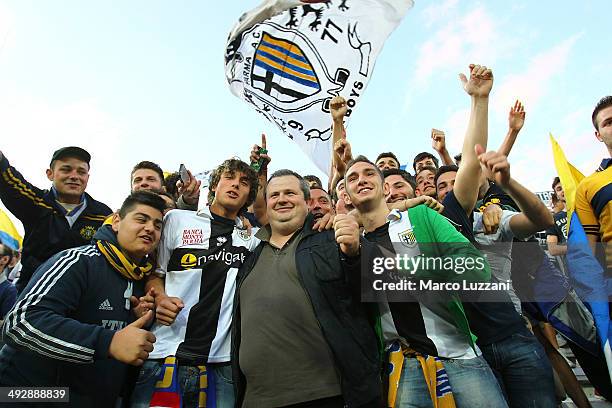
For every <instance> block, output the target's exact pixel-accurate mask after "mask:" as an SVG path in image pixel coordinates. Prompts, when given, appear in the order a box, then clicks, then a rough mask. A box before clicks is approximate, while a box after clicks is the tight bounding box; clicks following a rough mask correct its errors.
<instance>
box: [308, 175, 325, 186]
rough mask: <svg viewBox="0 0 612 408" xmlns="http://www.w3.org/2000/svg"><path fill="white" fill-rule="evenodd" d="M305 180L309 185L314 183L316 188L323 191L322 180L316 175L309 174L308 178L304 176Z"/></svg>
mask: <svg viewBox="0 0 612 408" xmlns="http://www.w3.org/2000/svg"><path fill="white" fill-rule="evenodd" d="M304 180H306V181H307V182H308V183H311V182H314V183H315V186H316V187H319V188H320V189H323V183H321V179H320V178H318V177H317V176H315V175H312V174H309V175H307V176H304Z"/></svg>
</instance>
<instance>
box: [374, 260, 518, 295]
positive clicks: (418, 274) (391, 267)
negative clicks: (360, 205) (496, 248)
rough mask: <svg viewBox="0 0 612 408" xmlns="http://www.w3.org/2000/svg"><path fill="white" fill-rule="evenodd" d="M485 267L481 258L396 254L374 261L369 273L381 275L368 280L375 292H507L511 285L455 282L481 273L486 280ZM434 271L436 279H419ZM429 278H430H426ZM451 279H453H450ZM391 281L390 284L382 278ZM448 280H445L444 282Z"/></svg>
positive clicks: (472, 281)
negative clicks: (460, 277)
mask: <svg viewBox="0 0 612 408" xmlns="http://www.w3.org/2000/svg"><path fill="white" fill-rule="evenodd" d="M488 268H489V266H488V263H487V260H486V257H485V256H477V257H462V256H455V257H453V256H442V257H438V256H436V257H429V256H425V255H422V254H420V255H416V256H409V255H407V254H401V255H400V254H396V255H395V256H394V257H385V256H380V257H374V258H373V259H372V273H373V274H374V275H383V276H380V278H379V279H373V280H372V288H373V289H374V290H375V291H407V290H408V291H483V290H511V289H512V283H511V282H510V281H509V280H508V281H505V282H491V281H480V282H479V281H474V279H478V278H477V277H470V278H469V280H468V279H457V276H464V274H465V272H466V271H467V272H471V271H482V272H481V273H479V274H478V275H483V276H486V275H487V273H486V271H487V270H488ZM432 271H435V273H436V275H438V276H432V277H430V278H429V279H427V278H424V276H423V275H428V272H432ZM429 275H431V274H429ZM453 275H455V276H453ZM385 276H386V277H389V278H391V281H389V280H388V279H384V277H385ZM445 278H446V279H448V280H445Z"/></svg>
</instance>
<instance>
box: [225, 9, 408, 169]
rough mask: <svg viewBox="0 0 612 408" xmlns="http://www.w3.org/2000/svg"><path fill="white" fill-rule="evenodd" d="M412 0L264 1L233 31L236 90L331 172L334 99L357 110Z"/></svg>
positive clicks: (231, 68)
mask: <svg viewBox="0 0 612 408" xmlns="http://www.w3.org/2000/svg"><path fill="white" fill-rule="evenodd" d="M412 5H413V1H412V0H333V1H329V2H324V1H318V0H267V1H264V3H263V4H262V5H261V6H259V7H258V8H256V9H254V10H252V11H250V12H248V13H245V14H244V15H243V16H242V17H241V18H240V21H239V22H238V24H237V25H236V26H235V27H234V29H233V30H232V32H231V33H230V36H229V39H228V45H227V51H226V55H225V73H226V77H227V81H228V84H229V86H230V89H231V91H232V92H233V93H234V94H235V95H236V96H238V97H239V98H241V99H244V100H245V101H246V102H247V103H249V104H251V105H252V106H253V107H254V108H255V110H257V112H259V113H261V114H262V115H264V116H265V117H266V118H268V120H270V121H271V122H273V123H275V124H276V125H277V126H278V127H279V128H280V129H281V130H282V131H283V132H284V133H285V134H286V135H287V136H288V137H289V138H291V139H293V141H295V142H296V143H297V144H298V145H299V146H300V147H301V148H302V150H303V151H304V152H306V154H307V155H308V156H309V157H310V158H311V160H312V161H313V162H314V163H315V164H316V165H317V167H319V169H321V170H322V171H323V172H324V173H326V174H327V173H328V171H329V169H330V161H331V136H332V130H331V117H330V114H329V102H330V100H331V99H332V98H333V97H334V96H336V95H341V96H343V97H344V98H345V99H346V100H347V104H348V108H349V111H348V113H347V117H349V116H350V114H351V112H352V110H353V109H354V108H355V106H356V105H357V103H358V101H359V99H360V98H361V96H362V95H363V92H364V90H365V88H366V86H367V84H368V81H369V80H370V77H371V76H372V70H373V68H374V62H375V61H376V57H377V56H378V53H379V52H380V50H381V49H382V46H383V44H384V42H385V40H386V39H387V37H388V36H389V34H390V33H391V32H392V31H393V30H394V29H395V27H396V26H397V25H398V24H399V22H400V21H401V19H402V17H403V16H404V14H405V13H406V11H408V9H409V8H410V7H412ZM296 6H299V7H296Z"/></svg>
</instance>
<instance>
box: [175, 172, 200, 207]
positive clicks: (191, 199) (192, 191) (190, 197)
mask: <svg viewBox="0 0 612 408" xmlns="http://www.w3.org/2000/svg"><path fill="white" fill-rule="evenodd" d="M187 174H188V175H189V181H188V182H187V183H183V181H182V180H181V179H180V178H179V180H178V181H177V182H176V188H177V191H178V194H179V195H182V196H183V200H184V201H185V203H187V204H190V205H191V204H195V203H197V202H198V200H199V199H200V186H201V185H202V182H201V181H200V180H198V179H196V178H195V177H194V176H193V174H191V171H189V170H187Z"/></svg>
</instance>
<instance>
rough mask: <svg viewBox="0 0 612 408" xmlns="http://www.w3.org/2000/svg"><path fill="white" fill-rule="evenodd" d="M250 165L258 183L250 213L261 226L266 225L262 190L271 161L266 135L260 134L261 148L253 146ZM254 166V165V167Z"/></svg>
mask: <svg viewBox="0 0 612 408" xmlns="http://www.w3.org/2000/svg"><path fill="white" fill-rule="evenodd" d="M250 161H251V165H252V166H253V165H254V168H255V170H256V171H257V178H258V181H259V184H258V187H257V196H256V197H255V202H253V204H252V207H251V208H252V212H253V214H255V218H257V221H258V222H259V223H260V224H261V225H266V224H268V215H267V214H266V199H265V197H264V194H263V192H264V189H265V187H266V183H267V182H268V164H270V162H271V161H272V159H271V158H270V156H269V155H268V143H267V141H266V135H265V134H263V133H262V134H261V146H258V145H253V149H252V150H251V156H250ZM255 164H256V165H255Z"/></svg>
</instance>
